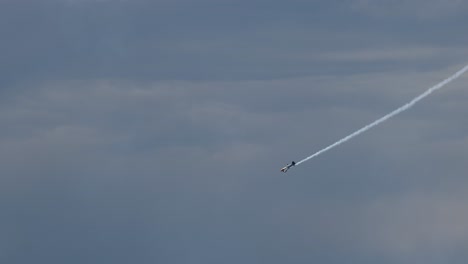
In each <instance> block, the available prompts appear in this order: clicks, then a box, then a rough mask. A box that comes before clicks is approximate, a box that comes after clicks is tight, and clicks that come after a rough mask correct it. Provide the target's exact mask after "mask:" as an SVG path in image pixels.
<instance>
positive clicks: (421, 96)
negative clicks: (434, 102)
mask: <svg viewBox="0 0 468 264" xmlns="http://www.w3.org/2000/svg"><path fill="white" fill-rule="evenodd" d="M467 70H468V65H466V66H465V67H463V68H462V69H461V70H459V71H458V72H456V73H455V74H454V75H452V76H450V77H449V78H447V79H445V80H443V81H442V82H440V83H438V84H436V85H434V86H432V87H431V88H429V89H428V90H427V91H425V92H424V93H422V94H421V95H419V96H417V97H416V98H414V99H413V100H411V101H410V102H409V103H407V104H405V105H403V106H402V107H400V108H398V109H396V110H394V111H393V112H390V113H389V114H387V115H385V116H383V117H381V118H379V119H377V120H375V121H374V122H372V123H370V124H368V125H367V126H365V127H363V128H361V129H359V130H357V131H356V132H354V133H352V134H350V135H349V136H346V137H344V138H342V139H340V140H338V141H337V142H335V143H333V144H331V145H330V146H328V147H326V148H324V149H322V150H319V151H317V152H316V153H314V154H312V155H310V156H309V157H307V158H305V159H303V160H301V161H299V162H297V163H296V165H299V164H301V163H303V162H306V161H308V160H310V159H312V158H314V157H317V156H318V155H320V154H322V153H324V152H325V151H327V150H330V149H332V148H334V147H336V146H338V145H340V144H342V143H344V142H346V141H348V140H350V139H352V138H353V137H355V136H357V135H359V134H361V133H363V132H365V131H367V130H369V129H371V128H373V127H375V126H377V125H378V124H380V123H383V122H385V121H386V120H387V119H389V118H391V117H394V116H396V115H398V114H399V113H401V112H403V111H406V110H408V109H410V108H411V107H413V105H415V104H416V103H417V102H419V101H420V100H422V99H424V98H425V97H426V96H428V95H430V94H431V93H432V92H434V91H436V90H438V89H440V88H442V87H444V86H445V85H446V84H448V83H450V82H451V81H453V80H455V79H457V78H458V77H460V76H461V75H462V74H463V73H465V72H466V71H467Z"/></svg>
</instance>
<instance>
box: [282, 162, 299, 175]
mask: <svg viewBox="0 0 468 264" xmlns="http://www.w3.org/2000/svg"><path fill="white" fill-rule="evenodd" d="M295 165H296V162H294V161H293V162H291V163H290V164H288V165H286V167H284V168H282V169H281V171H282V172H284V173H286V172H287V171H288V170H289V169H290V168H291V167H292V166H295Z"/></svg>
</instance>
